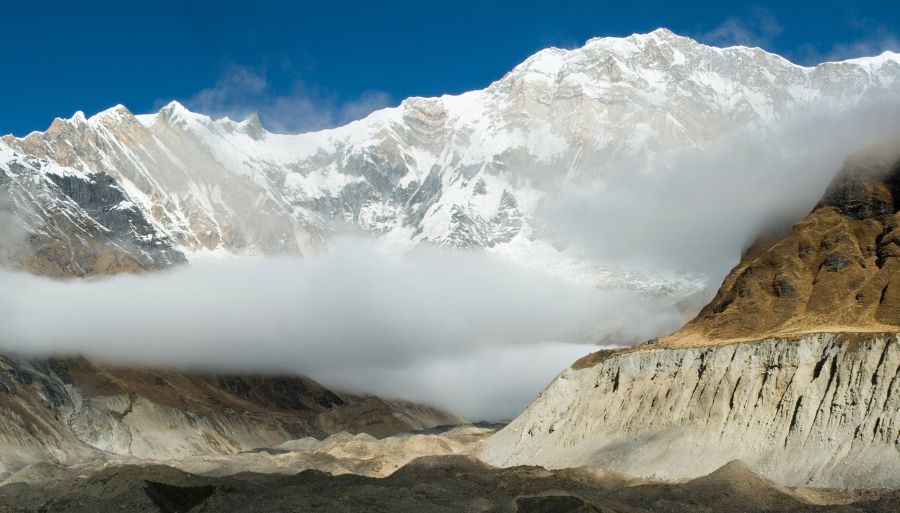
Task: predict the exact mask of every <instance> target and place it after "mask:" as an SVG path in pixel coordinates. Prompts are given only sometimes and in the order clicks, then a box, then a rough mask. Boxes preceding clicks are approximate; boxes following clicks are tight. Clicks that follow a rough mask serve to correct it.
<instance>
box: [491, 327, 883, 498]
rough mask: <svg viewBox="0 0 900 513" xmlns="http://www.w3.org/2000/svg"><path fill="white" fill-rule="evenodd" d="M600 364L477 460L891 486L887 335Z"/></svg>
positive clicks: (538, 406) (531, 411)
mask: <svg viewBox="0 0 900 513" xmlns="http://www.w3.org/2000/svg"><path fill="white" fill-rule="evenodd" d="M603 356H604V357H600V358H598V357H596V356H595V357H594V360H593V361H592V362H590V363H592V364H593V365H588V364H587V362H585V364H582V365H576V366H575V367H574V368H571V369H568V370H566V371H564V372H563V373H562V375H560V377H559V378H557V379H556V381H554V382H553V384H551V385H550V386H549V387H548V388H547V389H546V390H545V391H544V392H543V393H542V394H541V395H540V396H539V397H538V399H537V400H536V401H535V402H534V403H533V404H532V405H531V406H530V407H529V408H528V409H527V410H526V411H525V412H524V413H523V414H522V415H521V416H520V417H519V418H517V419H516V420H514V421H513V422H512V423H511V424H510V425H509V426H507V427H506V428H505V429H503V430H502V431H500V432H499V433H498V434H496V435H494V436H493V437H492V438H491V439H489V440H488V441H487V442H486V445H487V449H486V450H485V452H484V453H483V454H482V457H483V458H484V459H485V460H486V461H488V462H489V463H492V464H497V465H504V466H506V465H522V464H538V465H544V466H548V467H553V468H559V467H567V466H577V465H598V466H602V467H605V468H609V469H612V470H616V471H619V472H626V473H631V474H635V475H641V476H652V477H656V478H661V479H679V478H684V477H693V476H699V475H703V474H706V473H709V472H711V471H713V470H715V469H716V468H718V467H720V466H722V465H724V464H725V463H727V462H728V461H730V460H733V459H740V460H742V461H744V462H745V463H746V464H747V465H748V466H749V467H750V468H751V469H753V470H754V471H756V472H758V473H760V474H762V475H764V476H766V477H768V478H770V479H772V480H774V481H776V482H778V483H782V484H788V485H796V486H835V487H898V486H900V446H898V443H900V342H898V337H897V335H896V334H877V335H867V336H850V335H839V334H816V335H808V336H804V337H802V338H797V339H770V340H764V341H759V342H754V343H739V344H730V345H717V346H713V347H691V348H684V349H653V348H650V347H648V348H641V349H640V350H636V351H630V352H625V353H619V354H616V353H608V354H605V355H603Z"/></svg>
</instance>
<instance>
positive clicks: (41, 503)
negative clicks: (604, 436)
mask: <svg viewBox="0 0 900 513" xmlns="http://www.w3.org/2000/svg"><path fill="white" fill-rule="evenodd" d="M25 474H28V475H25ZM19 479H20V480H18V481H16V480H13V481H16V482H9V480H8V481H7V484H5V485H3V486H0V512H2V513H13V512H69V513H75V512H85V513H103V512H113V511H115V512H148V513H150V512H152V513H157V512H158V513H187V512H194V513H200V512H250V511H259V512H262V511H265V512H282V511H283V512H288V511H295V512H306V511H323V512H327V511H334V512H338V511H340V512H346V511H354V512H394V513H400V512H417V513H418V512H462V511H466V512H468V511H472V512H476V511H477V512H523V513H524V512H530V513H564V512H572V513H575V512H585V513H587V512H603V513H613V512H619V513H625V512H630V513H638V512H663V511H665V512H721V511H729V512H744V511H746V512H756V511H769V512H781V511H785V512H787V511H791V512H796V511H803V512H806V511H808V512H847V513H850V512H860V513H861V512H872V513H877V512H884V513H887V512H896V511H898V510H900V491H885V490H882V491H878V490H876V491H866V492H860V491H855V492H847V491H841V490H823V489H818V490H817V489H802V488H784V487H779V486H777V485H775V484H773V483H771V482H770V481H767V480H765V479H763V478H761V477H759V476H758V475H756V474H754V473H752V472H751V471H749V470H748V469H747V468H746V467H744V466H743V464H741V463H740V462H731V463H729V464H727V465H725V466H724V467H722V468H720V469H718V470H716V471H715V472H712V473H711V474H709V475H706V476H703V477H700V478H696V479H693V480H689V481H685V482H682V483H678V484H671V483H661V482H652V481H647V480H640V479H634V478H629V477H626V476H623V475H619V474H612V473H606V472H603V471H600V470H594V469H588V468H576V469H566V470H556V471H550V470H546V469H543V468H540V467H527V466H520V467H511V468H505V469H497V468H494V467H490V466H488V465H486V464H484V463H482V462H480V461H479V460H477V459H475V458H473V457H469V456H434V457H423V458H419V459H416V460H413V461H412V462H410V463H408V464H407V465H405V466H403V467H402V468H400V469H399V470H397V471H396V472H393V473H392V474H390V475H388V476H387V477H382V478H377V477H367V476H360V475H354V474H344V475H337V476H335V475H331V474H328V473H325V472H321V471H318V470H304V471H302V472H299V473H296V474H293V475H284V474H262V473H253V472H241V473H237V474H233V475H230V476H224V477H210V476H199V475H196V474H189V473H186V472H183V471H181V470H178V469H175V468H173V467H170V466H164V465H151V464H130V465H121V464H111V465H107V466H102V467H98V468H94V469H88V468H85V467H69V468H63V467H52V466H49V465H40V466H37V467H34V468H31V469H29V471H28V472H27V473H24V474H22V475H19Z"/></svg>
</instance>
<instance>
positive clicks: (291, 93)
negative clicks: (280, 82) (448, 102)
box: [184, 65, 391, 133]
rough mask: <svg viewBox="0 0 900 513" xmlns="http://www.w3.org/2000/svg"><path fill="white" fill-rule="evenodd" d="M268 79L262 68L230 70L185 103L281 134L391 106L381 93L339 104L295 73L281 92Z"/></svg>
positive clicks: (337, 123)
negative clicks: (253, 118) (256, 120)
mask: <svg viewBox="0 0 900 513" xmlns="http://www.w3.org/2000/svg"><path fill="white" fill-rule="evenodd" d="M272 73H273V72H272V71H271V70H270V69H269V68H266V67H261V68H251V67H247V66H237V65H232V66H229V67H228V68H226V70H225V73H224V74H223V76H222V77H221V78H220V79H219V80H218V81H217V82H216V84H215V85H213V86H212V87H209V88H207V89H203V90H202V91H200V92H198V93H197V94H195V95H194V96H192V97H191V98H189V99H187V100H185V101H184V103H185V105H186V106H187V107H188V108H189V109H191V110H194V111H196V112H201V113H204V114H207V115H210V116H213V117H222V116H228V117H230V118H232V119H238V120H241V119H245V118H247V117H248V116H250V115H251V114H258V115H259V117H260V120H261V122H262V124H263V125H264V126H265V127H266V128H268V129H270V130H273V131H276V132H283V133H296V132H305V131H311V130H320V129H323V128H332V127H335V126H340V125H343V124H346V123H349V122H351V121H354V120H357V119H361V118H363V117H365V116H367V115H368V114H370V113H371V112H373V111H375V110H378V109H381V108H384V107H387V106H388V105H390V103H391V98H390V96H389V95H388V94H387V93H384V92H381V91H367V92H364V93H363V94H362V95H360V96H359V97H357V98H351V99H341V98H338V97H337V96H336V95H331V94H327V93H322V92H321V91H319V90H318V89H317V88H315V87H313V86H310V85H309V84H307V83H306V82H304V81H303V80H301V79H299V78H297V77H296V75H295V74H294V73H287V72H284V71H282V72H281V73H282V74H284V75H285V76H286V77H287V81H288V82H290V85H289V86H288V87H287V88H286V91H284V90H282V89H283V88H278V87H275V86H274V85H273V83H272V80H270V75H271V74H272ZM282 78H283V77H282Z"/></svg>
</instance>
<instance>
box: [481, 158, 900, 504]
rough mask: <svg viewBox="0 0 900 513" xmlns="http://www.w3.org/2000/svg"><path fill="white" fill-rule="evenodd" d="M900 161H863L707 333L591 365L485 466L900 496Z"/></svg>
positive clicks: (715, 316) (765, 248)
mask: <svg viewBox="0 0 900 513" xmlns="http://www.w3.org/2000/svg"><path fill="white" fill-rule="evenodd" d="M898 155H900V151H897V147H896V146H890V147H884V148H879V149H877V150H873V151H871V152H867V153H865V154H862V155H858V156H856V157H854V158H852V159H849V160H848V162H847V165H846V167H845V168H844V170H843V171H842V172H841V173H840V174H839V175H838V176H837V178H836V179H835V180H834V182H833V183H832V185H831V186H830V187H829V189H828V191H827V192H826V193H825V195H824V198H823V199H822V201H821V202H820V203H819V205H818V206H817V207H816V208H815V210H814V211H813V212H812V213H811V214H810V215H809V216H808V217H807V218H806V219H804V220H803V221H801V222H799V223H798V224H797V225H796V226H794V227H793V229H791V230H790V232H789V233H787V234H785V235H783V236H775V237H773V236H769V237H767V238H765V239H764V240H760V241H759V242H758V243H756V244H755V245H754V246H753V247H751V248H750V249H749V250H747V252H746V254H745V255H744V257H743V259H742V260H741V262H740V263H739V264H738V265H737V266H736V267H735V268H734V270H733V271H732V272H731V273H730V274H729V275H728V277H727V278H726V279H725V281H724V283H723V285H722V287H721V289H720V290H719V292H718V294H717V295H716V297H715V298H714V299H713V301H712V302H711V303H710V304H709V305H708V306H706V307H705V308H704V309H703V310H702V311H701V312H700V314H699V315H698V316H697V317H696V318H695V319H694V320H692V321H691V322H689V323H688V324H687V325H686V326H685V327H684V328H682V329H681V330H679V331H677V332H676V333H674V334H672V335H670V336H667V337H663V338H660V339H659V340H654V341H650V342H648V343H646V344H643V345H640V346H637V347H634V348H628V349H624V350H614V351H605V352H601V353H596V354H593V355H590V356H588V357H586V358H584V359H583V360H581V361H579V362H577V363H576V364H575V365H574V366H572V368H570V369H568V370H566V371H565V372H563V373H562V375H560V377H559V378H558V379H557V380H556V381H554V382H553V383H552V384H551V385H550V386H549V387H548V388H547V389H546V390H545V391H544V392H543V393H542V394H541V396H540V397H539V398H538V399H537V401H535V402H534V403H533V404H532V405H531V406H530V407H529V408H528V410H527V411H526V412H525V413H523V414H522V415H521V416H520V417H519V418H518V419H516V420H515V421H513V422H512V423H511V424H510V425H509V426H507V427H506V428H505V429H503V430H502V431H500V432H499V433H498V434H497V435H495V436H494V437H492V438H491V439H490V440H489V441H488V442H487V443H486V449H485V451H484V452H483V453H482V457H483V458H484V459H485V460H486V461H488V462H490V463H493V464H497V465H522V464H536V465H544V466H548V467H552V468H559V467H567V466H575V465H602V466H604V467H606V468H609V469H612V470H620V471H628V472H630V473H634V474H636V475H641V476H652V477H657V478H665V479H683V478H691V477H696V476H701V475H703V474H706V473H708V472H710V471H712V470H714V469H716V468H718V467H719V466H721V465H724V464H725V463H727V462H728V461H730V460H732V459H740V460H742V461H744V462H745V463H746V464H747V465H748V467H749V468H750V469H752V470H753V471H755V472H758V473H760V474H762V475H765V476H766V477H767V478H769V479H771V480H773V481H775V482H777V483H780V484H783V485H791V486H825V487H851V488H866V487H889V488H895V489H896V488H898V487H900V336H898V331H900V311H898V305H900V281H898V280H900V261H898V260H897V258H896V256H897V255H900V252H898V245H897V244H898V242H900V238H898V237H896V235H895V234H896V232H895V230H896V229H897V227H898V226H900V224H898V223H900V188H898V183H900V158H898Z"/></svg>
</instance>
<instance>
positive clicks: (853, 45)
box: [801, 26, 900, 64]
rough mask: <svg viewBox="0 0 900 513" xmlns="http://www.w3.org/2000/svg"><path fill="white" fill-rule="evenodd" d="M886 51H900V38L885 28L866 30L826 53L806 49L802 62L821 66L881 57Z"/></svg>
mask: <svg viewBox="0 0 900 513" xmlns="http://www.w3.org/2000/svg"><path fill="white" fill-rule="evenodd" d="M886 50H890V51H894V52H896V51H900V38H898V37H897V35H896V34H894V33H893V32H891V31H890V30H888V29H887V28H886V27H884V26H878V27H874V28H869V29H866V30H864V35H862V36H861V37H860V38H859V39H856V40H853V41H844V42H838V43H835V44H834V45H833V46H832V47H831V48H830V49H829V50H828V51H826V52H817V51H815V50H814V49H810V48H809V47H807V48H806V50H805V51H804V52H802V53H801V58H802V59H803V61H802V62H805V63H809V64H819V63H822V62H833V61H842V60H845V59H852V58H855V57H869V56H872V55H880V54H881V53H883V52H884V51H886Z"/></svg>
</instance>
